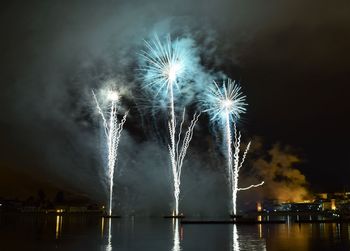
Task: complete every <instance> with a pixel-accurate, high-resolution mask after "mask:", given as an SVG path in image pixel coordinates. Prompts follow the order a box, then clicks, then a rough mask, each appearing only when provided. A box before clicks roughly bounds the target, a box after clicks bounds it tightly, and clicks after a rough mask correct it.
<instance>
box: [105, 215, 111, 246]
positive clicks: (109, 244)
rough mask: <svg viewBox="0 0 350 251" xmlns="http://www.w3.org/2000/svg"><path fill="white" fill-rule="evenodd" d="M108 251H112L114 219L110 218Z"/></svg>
mask: <svg viewBox="0 0 350 251" xmlns="http://www.w3.org/2000/svg"><path fill="white" fill-rule="evenodd" d="M106 251H112V219H111V218H108V242H107V246H106Z"/></svg>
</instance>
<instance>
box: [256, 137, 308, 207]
mask: <svg viewBox="0 0 350 251" xmlns="http://www.w3.org/2000/svg"><path fill="white" fill-rule="evenodd" d="M268 154H269V156H268V157H266V158H260V159H257V160H255V161H254V163H253V166H254V168H255V170H256V171H257V173H258V175H259V176H261V177H263V178H264V180H265V181H266V184H267V185H266V186H264V189H263V192H264V195H265V196H266V197H268V198H271V199H277V200H278V201H280V202H300V201H303V200H305V199H310V194H309V193H308V190H307V188H306V185H307V182H306V178H305V176H304V175H303V174H302V173H301V172H300V171H299V170H298V169H296V168H295V164H298V163H300V161H301V160H300V159H299V158H298V157H297V156H296V155H294V154H292V153H290V151H289V150H288V148H284V149H283V148H281V146H280V145H279V144H275V145H274V146H273V147H272V148H271V149H270V150H269V151H268Z"/></svg>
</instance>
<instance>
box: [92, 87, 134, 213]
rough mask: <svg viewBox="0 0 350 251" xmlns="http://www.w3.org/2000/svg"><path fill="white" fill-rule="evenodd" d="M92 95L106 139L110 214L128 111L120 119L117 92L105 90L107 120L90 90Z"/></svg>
mask: <svg viewBox="0 0 350 251" xmlns="http://www.w3.org/2000/svg"><path fill="white" fill-rule="evenodd" d="M92 96H93V98H94V100H95V102H96V108H97V111H98V113H99V114H100V115H101V118H102V121H103V127H104V132H105V135H106V139H107V148H108V173H107V176H108V178H109V204H108V214H109V215H112V209H113V205H112V203H113V177H114V169H115V166H116V162H117V157H118V146H119V141H120V136H121V133H122V130H123V126H124V124H125V122H126V117H127V116H128V112H126V113H125V114H124V116H123V118H122V120H121V121H119V120H118V118H117V111H118V108H117V104H118V101H119V93H118V92H116V91H112V90H109V91H108V92H107V96H106V97H107V99H108V101H109V102H110V103H109V106H108V108H109V121H107V119H106V117H105V115H104V112H103V110H102V108H101V106H100V103H99V102H98V100H97V97H96V95H95V93H94V91H93V90H92Z"/></svg>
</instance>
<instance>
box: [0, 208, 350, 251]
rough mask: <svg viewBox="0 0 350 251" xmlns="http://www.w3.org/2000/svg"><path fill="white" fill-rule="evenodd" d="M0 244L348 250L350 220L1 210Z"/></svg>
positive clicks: (82, 247) (105, 248)
mask: <svg viewBox="0 0 350 251" xmlns="http://www.w3.org/2000/svg"><path fill="white" fill-rule="evenodd" d="M0 250H1V251H3V250H6V251H7V250H9V251H13V250H45V251H47V250H74V251H78V250H83V251H89V250H99V251H100V250H101V251H102V250H103V251H111V250H113V251H117V250H119V251H122V250H123V251H124V250H143V251H146V250H152V251H155V250H165V251H166V250H169V251H180V250H183V251H192V250H200V251H206V250H208V251H209V250H219V251H220V250H223V251H224V250H227V251H228V250H234V251H245V250H247V251H255V250H257V251H260V250H262V251H264V250H267V251H287V250H290V251H297V250H315V251H316V250H318V251H319V250H332V251H337V250H339V251H340V250H341V251H344V250H350V224H337V223H322V224H315V223H313V224H309V223H303V224H297V223H292V221H289V222H287V223H285V224H265V225H263V224H254V225H232V224H217V225H215V224H212V225H205V224H201V225H194V224H193V225H186V224H184V225H181V224H180V222H178V220H173V219H163V218H138V217H131V218H121V219H104V218H101V217H99V216H97V215H75V216H74V215H70V216H69V215H63V216H56V215H37V216H35V215H25V214H10V215H4V214H2V215H1V214H0Z"/></svg>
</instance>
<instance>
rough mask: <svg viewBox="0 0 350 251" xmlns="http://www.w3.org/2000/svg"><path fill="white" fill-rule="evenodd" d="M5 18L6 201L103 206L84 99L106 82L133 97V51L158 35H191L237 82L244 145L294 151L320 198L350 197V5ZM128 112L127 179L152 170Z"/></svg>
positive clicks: (21, 12) (0, 128) (46, 5)
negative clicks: (327, 194)
mask: <svg viewBox="0 0 350 251" xmlns="http://www.w3.org/2000/svg"><path fill="white" fill-rule="evenodd" d="M145 2H147V3H145ZM0 12H1V15H0V18H1V22H0V23H1V24H0V26H1V40H0V50H1V57H0V65H1V67H0V83H1V92H0V100H1V106H0V112H1V117H0V138H1V140H0V153H1V154H0V197H1V196H8V195H11V196H22V195H25V196H27V194H28V193H32V191H35V190H36V189H37V188H39V187H43V188H44V189H46V190H50V189H51V190H55V189H63V190H68V191H73V192H76V193H80V194H87V195H88V196H90V197H92V198H94V197H96V198H101V197H103V196H104V195H103V194H104V191H103V188H102V187H103V185H101V182H99V178H98V177H100V176H101V170H99V169H98V167H99V166H101V165H102V162H103V161H102V160H101V157H100V154H99V152H98V150H97V149H98V148H99V147H100V146H101V144H102V143H101V141H100V140H99V138H100V137H99V136H100V131H99V129H98V128H97V127H98V123H96V121H95V120H94V119H93V118H92V116H91V114H93V107H92V104H91V103H90V101H91V100H90V99H91V97H89V90H90V89H91V88H99V85H98V80H99V79H103V78H104V76H106V75H113V76H118V77H120V78H121V79H123V80H125V82H126V83H127V85H129V86H130V88H131V89H135V88H137V81H139V80H137V78H135V77H133V75H134V73H135V71H134V68H135V62H136V60H135V58H136V57H137V51H138V50H140V48H142V40H143V39H144V38H147V37H148V36H149V34H150V33H151V32H154V31H156V30H158V31H160V32H163V33H164V32H166V31H167V32H170V33H171V32H172V30H176V32H179V31H181V30H184V31H186V32H192V33H193V38H194V39H195V40H196V41H197V42H198V47H200V50H201V53H202V54H201V57H202V60H203V62H204V64H205V66H206V67H207V68H208V69H209V68H210V69H213V70H215V71H218V70H220V71H223V72H225V73H226V74H227V75H228V76H230V77H231V78H233V79H237V80H239V81H240V83H241V86H242V90H243V92H244V93H245V94H246V95H247V101H248V103H249V106H248V112H247V114H245V115H244V118H243V121H242V122H241V123H240V125H239V126H240V128H241V130H242V131H243V132H244V137H245V138H253V137H254V136H259V137H262V138H263V142H264V148H265V149H266V150H267V149H269V147H271V145H273V144H274V143H276V142H280V144H281V145H288V146H290V147H291V148H292V149H293V151H294V153H295V154H296V155H298V156H299V157H300V158H301V160H302V162H301V164H300V165H299V166H298V168H299V169H300V171H301V172H302V173H303V174H304V175H305V176H306V179H307V181H308V183H309V187H310V188H311V190H313V191H342V190H343V189H348V190H349V189H350V180H349V177H350V160H349V154H348V151H349V149H350V148H349V142H350V133H349V128H350V123H349V118H348V117H349V114H350V105H349V104H348V101H349V100H350V94H349V93H350V87H349V84H348V82H349V80H348V79H349V73H350V63H349V58H350V54H349V51H350V15H349V13H350V4H349V3H348V1H332V2H329V1H316V0H312V1H302V0H297V1H295V0H293V1H292V0H290V1H289V0H288V1H279V2H278V3H264V4H263V3H262V2H260V1H256V0H251V1H237V0H233V1H232V0H231V1H224V0H219V1H199V0H198V1H196V0H192V1H185V0H183V1H173V2H170V1H158V2H157V1H135V0H133V1H95V2H93V1H78V0H76V1H30V3H29V1H7V2H6V3H2V5H1V9H0ZM167 27H170V30H169V29H168V30H167ZM180 33H181V32H180ZM208 48H209V49H208ZM126 101H127V102H128V104H130V106H131V107H132V108H131V112H134V115H130V118H129V120H128V122H127V123H126V134H125V137H124V143H123V142H122V143H121V148H120V149H121V156H122V158H123V161H122V163H121V169H122V170H125V169H127V168H128V166H130V165H131V164H133V163H134V162H135V161H136V162H138V163H145V162H144V161H142V158H141V157H139V158H136V160H134V156H133V153H134V151H136V152H137V153H139V154H140V155H141V156H143V157H144V158H145V159H147V160H148V159H149V158H150V156H153V155H152V154H149V155H147V153H142V149H144V150H145V149H146V150H148V151H150V148H152V147H153V145H154V144H156V143H152V142H151V140H150V139H149V138H147V135H148V132H147V131H146V132H145V131H144V129H145V128H144V127H142V126H140V123H139V121H138V118H139V116H138V115H137V112H138V111H137V109H136V108H135V104H134V103H133V101H132V99H127V100H126ZM206 122H207V121H206V118H205V117H203V118H202V119H201V121H200V123H201V125H200V126H199V129H198V131H197V133H199V134H200V135H196V136H195V139H194V142H193V149H194V150H193V151H194V152H195V153H196V154H195V156H196V157H195V158H196V159H200V158H201V157H200V156H201V154H202V155H206V152H205V151H204V150H202V149H203V148H201V147H199V146H198V147H197V146H196V144H197V145H198V144H200V143H202V142H203V141H200V140H199V138H201V137H211V135H210V132H209V130H208V128H207V125H205V124H206ZM145 135H146V136H145ZM130 142H132V143H130ZM135 147H136V148H137V150H133V149H135ZM155 149H156V148H155ZM196 149H197V150H196ZM146 150H145V151H146ZM164 151H166V149H165V150H164ZM201 151H202V152H201ZM159 154H161V153H159ZM164 154H165V157H164V158H165V163H166V152H165V153H164ZM162 161H163V162H161V164H163V165H164V159H162ZM199 161H200V160H199ZM154 162H155V163H153V162H152V161H151V160H150V161H148V162H147V164H145V167H144V169H147V170H149V168H148V167H147V165H161V164H160V163H157V161H156V160H155V161H154ZM152 163H153V164H152ZM165 165H166V164H165ZM198 165H199V166H200V164H198ZM140 168H141V167H140ZM184 168H186V166H185V167H184ZM122 172H123V171H122ZM124 172H127V171H124ZM203 172H208V171H207V169H205V171H203ZM124 174H126V173H124ZM137 175H138V172H136V171H135V173H133V178H132V179H130V180H129V181H128V182H130V183H132V182H136V183H137V182H138V180H139V179H138V178H137ZM145 175H146V176H145V177H148V178H149V176H148V175H151V174H145ZM152 175H154V174H152ZM155 175H158V174H155ZM159 175H160V176H161V174H159ZM184 175H185V174H184ZM215 177H216V176H215ZM207 178H208V177H207ZM209 178H210V175H209ZM126 179H129V178H126ZM154 180H156V182H158V181H157V179H155V178H149V180H147V179H146V182H148V184H150V186H152V184H151V183H152V181H154ZM127 193H129V194H132V189H131V190H130V191H128V192H127Z"/></svg>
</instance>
